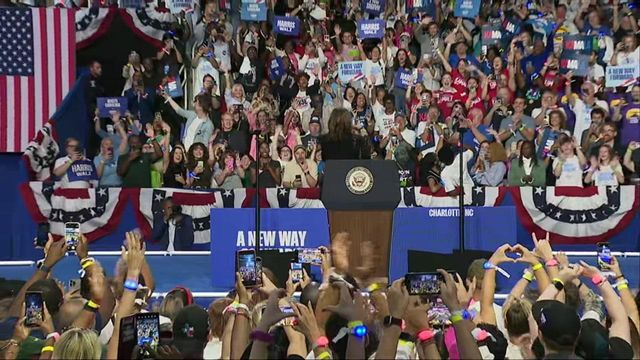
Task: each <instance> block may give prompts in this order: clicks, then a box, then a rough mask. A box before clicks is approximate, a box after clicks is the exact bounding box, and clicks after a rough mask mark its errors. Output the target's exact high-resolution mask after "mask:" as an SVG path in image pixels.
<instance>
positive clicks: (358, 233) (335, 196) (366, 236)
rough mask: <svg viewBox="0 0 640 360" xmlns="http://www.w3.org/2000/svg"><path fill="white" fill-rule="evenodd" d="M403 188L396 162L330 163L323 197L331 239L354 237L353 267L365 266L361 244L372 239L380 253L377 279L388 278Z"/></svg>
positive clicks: (351, 161) (355, 161)
mask: <svg viewBox="0 0 640 360" xmlns="http://www.w3.org/2000/svg"><path fill="white" fill-rule="evenodd" d="M399 188H400V177H399V175H398V166H397V165H396V163H395V161H391V160H384V161H382V160H330V161H327V163H326V171H325V177H324V182H323V185H322V194H321V198H322V202H323V203H324V205H325V207H326V208H327V210H328V212H329V231H330V234H331V238H332V239H333V237H334V236H335V234H337V233H339V232H343V231H345V232H348V233H349V234H350V235H351V236H350V238H351V249H350V252H349V264H350V265H351V267H352V268H354V267H357V266H360V265H361V264H362V256H361V253H360V244H361V243H362V242H364V241H367V240H368V241H371V242H372V243H373V244H374V246H375V248H376V251H377V252H378V253H379V254H380V259H379V261H380V263H379V266H376V268H375V270H374V272H373V276H375V277H387V276H388V273H389V272H388V270H389V249H390V244H391V230H392V222H393V211H394V209H395V208H396V207H397V206H398V203H399V202H400V192H399V191H398V189H399Z"/></svg>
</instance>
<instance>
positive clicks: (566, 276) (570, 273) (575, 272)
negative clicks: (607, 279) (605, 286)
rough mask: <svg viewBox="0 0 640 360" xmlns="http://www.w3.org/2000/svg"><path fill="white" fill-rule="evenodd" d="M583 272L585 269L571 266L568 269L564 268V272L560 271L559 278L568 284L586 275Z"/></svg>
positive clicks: (574, 265)
mask: <svg viewBox="0 0 640 360" xmlns="http://www.w3.org/2000/svg"><path fill="white" fill-rule="evenodd" d="M587 266H588V265H587ZM583 271H584V268H583V267H582V266H579V265H576V264H569V265H568V266H567V267H564V268H562V270H560V272H559V273H558V278H559V279H560V280H561V281H562V282H563V283H565V284H566V283H568V282H570V281H572V280H573V279H577V278H578V277H579V276H580V275H581V274H582V275H584V273H583ZM596 271H597V272H598V273H599V271H598V269H596Z"/></svg>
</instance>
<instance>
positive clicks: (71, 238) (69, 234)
mask: <svg viewBox="0 0 640 360" xmlns="http://www.w3.org/2000/svg"><path fill="white" fill-rule="evenodd" d="M79 240H80V223H77V222H68V223H65V224H64V241H65V242H66V243H67V250H68V251H76V247H78V241H79Z"/></svg>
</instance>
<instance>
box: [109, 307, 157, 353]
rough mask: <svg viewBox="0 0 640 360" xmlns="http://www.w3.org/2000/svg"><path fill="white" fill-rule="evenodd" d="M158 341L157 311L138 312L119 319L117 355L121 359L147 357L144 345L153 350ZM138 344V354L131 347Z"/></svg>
mask: <svg viewBox="0 0 640 360" xmlns="http://www.w3.org/2000/svg"><path fill="white" fill-rule="evenodd" d="M159 342H160V317H159V315H158V313H139V314H135V315H131V316H127V317H124V318H122V320H120V335H119V339H118V357H119V358H122V359H134V358H135V359H138V358H148V357H149V356H150V354H149V352H148V351H146V350H145V347H149V348H151V349H152V350H155V349H156V348H157V347H158V343H159ZM136 345H138V348H139V350H138V351H139V352H138V354H135V355H134V354H133V348H134V347H135V346H136Z"/></svg>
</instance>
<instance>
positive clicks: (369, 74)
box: [361, 46, 386, 86]
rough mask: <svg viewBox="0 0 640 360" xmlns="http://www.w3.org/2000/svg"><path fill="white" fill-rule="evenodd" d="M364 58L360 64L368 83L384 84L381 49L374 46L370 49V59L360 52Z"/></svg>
mask: <svg viewBox="0 0 640 360" xmlns="http://www.w3.org/2000/svg"><path fill="white" fill-rule="evenodd" d="M361 54H362V57H363V58H364V59H363V61H364V64H363V65H362V73H363V74H364V78H365V79H366V81H367V83H368V84H369V85H374V86H381V85H384V74H385V68H386V67H385V62H384V60H383V59H381V51H380V48H379V47H377V46H376V47H374V48H373V49H372V50H371V59H369V58H367V57H366V56H365V55H364V52H362V53H361Z"/></svg>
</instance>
